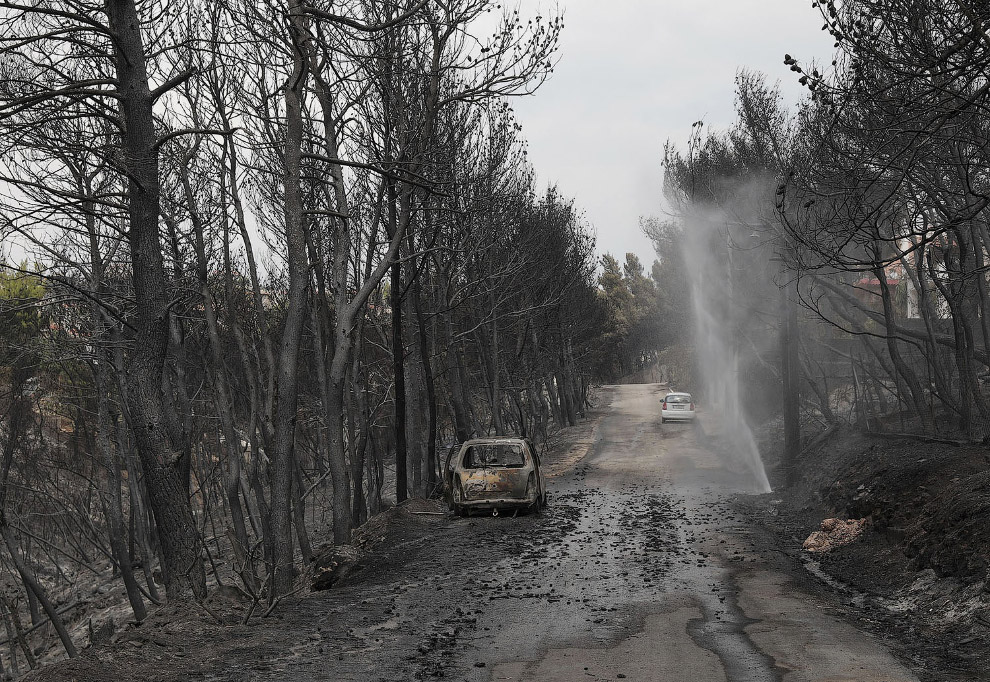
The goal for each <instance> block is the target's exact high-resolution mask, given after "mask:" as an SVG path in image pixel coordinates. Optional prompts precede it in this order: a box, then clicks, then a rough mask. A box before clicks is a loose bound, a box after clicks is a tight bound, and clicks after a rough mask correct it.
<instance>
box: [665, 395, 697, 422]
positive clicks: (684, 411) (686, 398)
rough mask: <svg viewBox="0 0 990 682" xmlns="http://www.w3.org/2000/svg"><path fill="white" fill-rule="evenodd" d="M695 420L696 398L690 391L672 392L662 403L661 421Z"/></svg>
mask: <svg viewBox="0 0 990 682" xmlns="http://www.w3.org/2000/svg"><path fill="white" fill-rule="evenodd" d="M690 421H694V399H693V398H692V397H691V394H690V393H675V392H671V393H668V394H667V395H666V396H664V399H663V403H661V405H660V423H661V424H663V423H664V422H690Z"/></svg>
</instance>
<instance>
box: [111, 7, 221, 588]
mask: <svg viewBox="0 0 990 682" xmlns="http://www.w3.org/2000/svg"><path fill="white" fill-rule="evenodd" d="M105 8H106V12H107V17H108V19H109V24H110V29H111V31H112V33H113V35H114V46H115V54H114V58H115V66H116V72H117V81H118V93H119V96H120V108H121V114H122V119H123V123H124V136H123V152H124V154H123V157H124V165H125V170H126V172H127V176H128V191H127V203H128V233H127V234H128V243H129V246H130V251H131V277H132V282H133V285H134V297H135V302H136V304H137V305H136V310H137V313H136V324H135V325H134V326H135V328H136V330H137V331H136V333H135V338H134V345H133V351H132V353H131V357H130V362H129V366H128V372H127V383H128V386H129V389H130V391H129V393H130V397H131V399H132V401H131V405H130V408H131V416H132V419H131V426H132V428H133V431H134V440H135V443H136V445H137V450H138V455H139V457H140V460H141V466H142V468H143V470H144V474H145V480H146V481H147V485H148V496H149V498H150V503H151V509H152V513H153V514H154V517H155V524H156V526H157V530H158V536H159V539H160V542H161V548H162V569H163V573H164V576H165V591H166V594H167V595H168V596H169V597H170V598H175V597H179V596H181V595H182V594H183V593H185V592H186V587H187V586H188V587H189V588H190V589H191V590H192V592H193V594H194V595H195V596H196V597H197V598H204V597H205V596H206V573H205V571H204V568H203V559H202V555H201V551H200V548H201V542H200V537H199V533H198V532H197V529H196V524H195V521H194V519H193V514H192V507H191V505H190V502H189V491H188V487H187V486H184V485H183V481H182V476H181V472H182V471H183V470H184V467H185V462H183V457H184V456H186V455H184V454H183V452H182V451H181V449H178V448H177V447H176V444H174V443H172V442H171V439H170V437H169V430H170V429H169V427H170V424H168V422H167V416H166V406H165V400H164V396H163V395H162V375H163V371H164V363H165V357H166V346H167V341H168V334H169V316H170V312H169V298H168V296H169V288H168V287H167V283H166V280H165V268H164V263H163V259H162V245H161V239H160V237H159V234H158V229H159V226H158V221H159V218H160V215H161V206H160V186H159V180H158V170H159V169H158V138H157V135H156V132H155V121H154V116H153V113H152V105H153V96H152V93H151V90H150V87H149V84H148V74H147V67H146V60H145V54H144V43H143V40H142V37H141V22H140V18H139V17H138V12H137V7H136V4H135V2H134V1H133V0H107V2H106V3H105Z"/></svg>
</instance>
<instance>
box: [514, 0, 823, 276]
mask: <svg viewBox="0 0 990 682" xmlns="http://www.w3.org/2000/svg"><path fill="white" fill-rule="evenodd" d="M558 2H559V6H560V8H561V9H562V10H563V12H564V25H565V28H564V32H563V37H562V43H563V48H562V54H561V59H560V63H559V64H558V65H557V68H556V70H555V72H554V74H553V76H552V77H551V79H550V80H549V81H548V82H547V83H546V84H544V85H543V87H542V88H541V89H540V90H539V91H538V92H537V93H536V95H535V96H532V97H523V98H519V99H516V100H514V102H513V106H514V108H515V110H516V114H517V117H518V119H519V121H520V123H522V125H523V134H524V135H525V137H526V139H527V140H528V141H529V158H530V161H531V162H532V163H533V165H534V166H535V169H536V173H537V175H538V177H539V179H540V182H541V184H548V183H556V184H557V185H558V186H559V188H560V190H561V192H562V193H563V194H564V195H565V196H571V197H574V199H575V200H576V203H577V206H578V207H579V208H580V209H582V210H583V211H584V212H585V215H586V218H587V219H588V221H589V222H590V223H591V225H592V226H593V227H594V228H595V231H596V232H597V235H598V251H599V253H604V252H606V251H607V252H610V253H612V254H613V255H615V256H617V257H618V258H619V261H620V262H621V261H622V260H623V258H624V254H625V253H626V252H627V251H631V252H633V253H636V254H637V255H638V256H639V257H640V260H642V261H643V264H644V265H645V266H646V268H647V271H649V267H650V264H652V262H653V260H654V257H655V256H654V253H653V247H652V244H651V243H650V241H649V240H648V239H647V238H646V237H645V236H644V235H643V234H642V233H641V232H640V229H639V217H640V216H645V215H660V214H662V211H663V206H662V193H661V182H662V179H663V171H662V168H661V166H660V162H661V159H662V153H663V145H664V143H665V142H666V140H667V139H668V138H669V139H670V140H672V141H674V142H675V143H676V144H678V145H679V146H680V147H682V148H683V147H684V143H685V141H686V140H687V137H688V134H689V132H690V128H691V123H693V122H694V121H697V120H699V119H703V120H704V121H705V125H706V126H711V127H714V128H721V129H724V128H727V127H728V126H729V125H730V124H731V123H732V121H733V120H734V118H735V117H734V110H733V93H734V78H735V76H736V72H737V71H738V70H739V69H741V68H746V69H750V70H754V71H762V72H763V73H765V74H767V80H768V82H770V83H773V82H775V81H778V80H779V81H780V82H781V89H782V92H783V95H784V100H785V102H786V103H787V104H788V105H793V104H794V103H796V102H797V101H798V100H799V98H801V97H802V96H803V93H804V90H803V89H802V88H801V87H800V86H799V85H798V84H797V82H796V77H797V74H795V73H793V72H791V71H790V70H788V67H786V66H784V65H783V63H782V62H783V59H784V53H790V54H791V55H792V56H794V57H796V58H798V59H800V60H801V61H802V62H804V61H805V60H809V61H810V60H811V59H817V60H819V61H821V62H825V63H828V62H829V61H831V54H832V39H831V37H830V36H829V35H828V33H826V32H823V31H821V25H822V20H821V15H819V14H818V10H816V9H812V7H811V0H558ZM521 4H522V7H521V10H522V12H523V13H524V14H527V13H529V12H533V11H535V9H532V8H533V7H534V6H535V5H537V3H535V2H522V3H521ZM539 5H540V6H541V7H543V8H544V9H545V8H546V6H547V5H546V3H544V2H540V3H539Z"/></svg>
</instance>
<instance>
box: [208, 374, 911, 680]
mask: <svg viewBox="0 0 990 682" xmlns="http://www.w3.org/2000/svg"><path fill="white" fill-rule="evenodd" d="M661 395H662V393H661V392H660V388H659V387H658V386H655V385H652V386H651V385H633V386H620V387H615V388H614V390H613V391H611V396H612V403H611V407H610V408H609V409H608V412H607V413H606V414H605V415H604V416H603V418H602V419H601V421H600V422H599V423H598V426H597V428H596V430H595V433H594V435H593V443H592V445H591V449H590V452H588V454H587V456H585V457H584V458H583V459H581V460H580V461H578V462H577V464H576V465H559V466H558V467H556V471H555V473H554V474H553V475H552V477H551V478H550V481H549V488H550V492H551V504H550V506H549V507H548V509H547V510H546V511H544V512H543V513H541V514H537V515H527V516H522V515H520V516H519V517H518V518H511V517H506V516H499V517H498V518H493V517H491V516H485V517H471V518H466V519H459V518H455V517H452V516H449V517H442V518H441V517H433V519H430V520H427V519H428V517H424V521H423V524H425V525H424V526H423V529H424V530H423V532H416V531H415V529H412V530H410V532H409V536H408V539H407V540H405V541H404V542H400V543H398V544H397V545H394V546H392V547H391V548H390V549H389V551H388V552H387V553H386V554H383V555H382V556H381V557H379V558H378V559H377V560H376V562H375V563H374V568H369V569H368V570H366V571H365V572H364V573H361V574H358V575H357V576H356V578H355V579H354V580H353V581H352V582H351V583H350V584H348V585H346V586H344V587H341V588H339V589H334V590H331V591H330V592H327V593H325V594H323V595H318V596H314V597H312V598H306V599H301V600H299V601H298V602H297V603H295V604H294V605H292V606H291V607H287V609H286V611H285V613H284V615H282V616H281V618H282V620H281V621H280V623H279V625H278V634H273V635H272V636H271V637H269V638H268V639H267V640H266V643H265V645H263V646H257V645H254V644H251V645H248V643H247V642H245V643H244V644H245V646H244V647H242V649H241V650H240V652H241V653H240V654H238V655H234V656H231V655H230V648H229V646H226V648H227V654H226V655H225V656H224V657H223V659H224V660H223V663H222V664H221V665H218V666H217V667H216V668H215V669H214V670H213V671H212V672H210V673H207V674H205V675H195V676H194V677H195V678H196V679H208V680H293V681H295V680H335V681H338V680H359V681H368V682H379V681H386V680H387V681H390V682H391V681H393V680H395V681H399V680H413V679H440V678H443V679H452V680H465V681H469V682H488V681H491V680H498V681H501V680H533V681H539V682H556V681H561V682H563V681H567V682H579V681H582V680H615V679H626V680H638V681H661V680H671V681H679V680H685V681H690V682H707V681H709V680H712V681H714V680H718V681H728V682H764V681H771V680H782V681H783V682H803V681H806V680H807V681H811V680H818V681H822V682H824V681H826V680H827V681H829V682H841V681H849V682H879V681H883V682H907V681H911V680H917V678H916V677H915V676H914V675H913V674H912V673H911V672H910V671H908V670H907V669H905V668H903V667H902V666H901V665H900V664H899V663H898V662H897V660H896V659H894V658H893V657H892V656H891V655H890V654H889V653H888V652H887V651H886V650H885V649H884V648H883V647H882V646H881V644H880V643H878V642H877V641H876V640H874V639H873V638H871V636H870V635H868V634H866V633H863V632H860V631H858V630H856V629H855V628H854V627H852V626H851V625H849V624H847V623H845V622H843V621H842V620H841V619H840V618H839V617H838V615H836V611H835V610H834V609H833V608H832V604H831V603H830V602H829V601H828V598H827V596H826V595H824V594H823V593H822V592H821V591H820V590H815V589H813V583H814V580H813V579H812V578H811V577H810V576H809V575H808V574H806V573H804V572H803V571H802V570H801V569H800V568H799V567H791V568H789V569H788V568H782V567H781V565H782V562H780V561H771V560H768V557H767V552H766V548H764V547H761V546H760V545H759V543H758V542H756V540H755V538H754V536H753V535H752V533H751V530H750V528H748V527H747V524H746V523H745V521H744V520H743V519H742V518H741V517H737V516H736V514H735V513H734V512H733V511H732V507H731V506H730V505H729V504H728V502H727V501H726V500H727V497H728V496H731V495H733V494H736V493H739V492H746V491H747V490H748V489H749V488H751V487H752V483H751V481H750V480H749V479H750V476H749V475H748V474H747V473H746V472H745V467H737V466H735V465H733V464H732V463H731V462H730V463H728V464H726V463H725V462H723V461H722V459H721V458H722V457H724V456H725V454H724V453H723V454H722V455H721V456H719V455H717V454H715V453H714V452H713V451H712V450H710V449H708V448H706V447H703V444H704V443H705V442H707V441H706V440H705V439H703V438H699V437H698V433H697V431H696V427H694V426H692V425H689V424H664V425H662V426H661V424H660V420H659V417H658V412H657V410H658V402H659V398H660V397H661ZM704 423H705V422H704V421H703V422H702V426H704ZM255 641H256V640H255ZM287 642H288V643H289V645H288V646H287V645H286V643H287ZM218 655H219V652H218ZM218 663H220V661H219V660H218Z"/></svg>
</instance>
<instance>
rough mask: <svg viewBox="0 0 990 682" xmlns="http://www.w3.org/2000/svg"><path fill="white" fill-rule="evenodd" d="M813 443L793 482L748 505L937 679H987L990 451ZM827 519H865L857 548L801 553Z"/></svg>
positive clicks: (866, 620)
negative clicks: (807, 541)
mask: <svg viewBox="0 0 990 682" xmlns="http://www.w3.org/2000/svg"><path fill="white" fill-rule="evenodd" d="M812 442H813V445H812V446H811V447H810V448H807V449H806V450H805V451H804V452H803V453H802V456H801V460H800V462H799V464H798V466H799V471H800V473H799V476H798V479H797V481H796V482H795V484H794V485H793V486H791V487H790V488H787V489H784V488H781V489H780V490H779V491H778V492H775V493H773V494H771V495H767V496H762V497H761V498H758V501H757V500H751V501H749V502H742V503H743V504H746V505H748V506H750V511H751V512H753V513H754V515H755V516H756V517H757V518H758V519H759V520H760V521H761V522H762V523H763V524H764V525H765V526H766V528H767V529H768V530H769V531H770V532H771V533H772V535H773V536H774V537H775V540H776V542H777V543H778V544H779V546H780V548H781V549H783V550H784V551H785V552H786V553H788V554H790V555H792V556H795V557H799V558H800V559H801V560H802V561H803V562H804V563H805V565H806V566H807V567H808V568H809V571H811V572H812V573H813V574H814V575H816V576H817V578H818V579H820V580H822V581H824V582H826V583H827V584H828V585H829V586H830V587H831V589H834V590H836V591H837V592H838V593H839V594H840V596H841V598H842V601H843V603H844V604H845V605H846V606H848V607H849V608H850V617H852V618H854V619H856V620H859V621H861V622H862V624H863V625H865V626H866V627H868V628H870V629H872V630H874V631H875V632H877V633H878V634H881V635H887V636H889V637H890V638H891V639H896V640H898V641H900V642H901V643H902V644H901V646H900V648H901V652H900V653H901V655H902V657H904V658H907V659H910V660H912V661H913V662H914V663H915V664H916V665H921V666H922V667H923V668H924V669H928V670H931V671H932V673H931V676H930V677H928V678H927V679H931V680H970V679H974V680H975V679H987V677H986V674H987V673H986V670H985V665H986V662H987V661H990V449H988V448H986V447H985V446H982V445H952V444H949V443H943V442H926V441H923V440H919V439H916V438H909V437H897V438H893V437H890V436H875V435H869V434H863V433H860V432H857V431H855V430H853V429H851V428H848V427H842V428H839V429H835V430H833V432H832V433H831V434H829V435H828V437H827V438H824V439H817V441H814V440H813V441H812ZM824 519H840V520H857V521H858V520H865V521H864V523H863V528H862V532H861V533H859V534H858V535H856V537H855V539H853V540H851V541H849V542H848V543H847V544H842V545H841V546H836V547H832V548H829V549H827V551H816V552H809V551H807V550H805V549H802V544H803V543H804V542H805V540H806V539H807V538H808V537H809V535H811V534H812V533H814V532H815V531H818V530H819V529H820V525H821V522H822V521H823V520H824ZM812 544H814V543H812Z"/></svg>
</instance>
